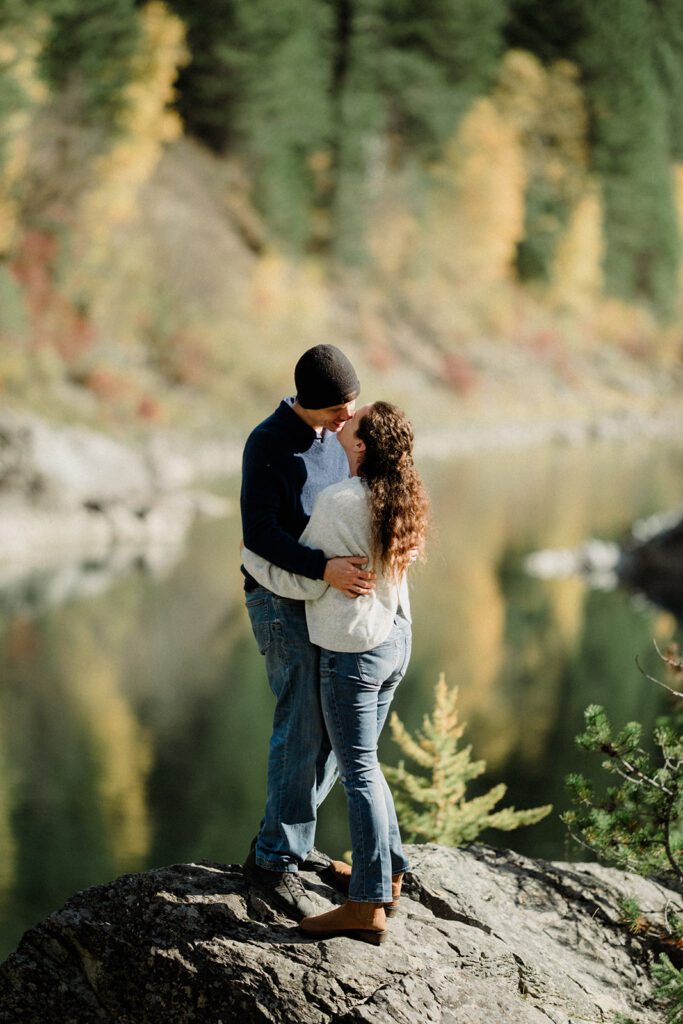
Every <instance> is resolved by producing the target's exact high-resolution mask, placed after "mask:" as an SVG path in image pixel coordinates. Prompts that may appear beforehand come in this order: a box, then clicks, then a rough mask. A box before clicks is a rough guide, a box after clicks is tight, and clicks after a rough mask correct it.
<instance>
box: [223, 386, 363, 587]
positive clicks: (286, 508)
mask: <svg viewBox="0 0 683 1024" xmlns="http://www.w3.org/2000/svg"><path fill="white" fill-rule="evenodd" d="M348 475H349V465H348V461H347V458H346V454H345V452H344V449H343V448H342V446H341V445H340V444H339V442H338V441H337V438H336V436H335V435H334V434H333V433H331V432H330V431H329V430H323V432H322V434H321V435H320V436H318V435H317V434H316V432H315V430H313V428H312V427H309V426H308V425H307V424H306V423H304V421H303V420H302V419H301V417H300V416H297V414H296V413H295V412H294V410H293V409H292V408H291V406H289V405H288V404H287V402H284V401H283V402H280V405H279V406H278V408H277V409H276V410H275V412H274V413H272V415H270V416H269V417H268V418H267V419H265V420H264V421H263V423H259V425H258V426H257V427H255V428H254V429H253V430H252V432H251V434H250V435H249V437H248V438H247V443H246V445H245V446H244V456H243V459H242V492H241V495H240V506H241V509H242V536H243V538H244V543H245V545H246V547H248V548H249V549H250V550H251V551H255V552H256V554H257V555H261V557H262V558H267V559H268V561H269V562H273V563H274V564H275V565H279V566H281V567H282V568H283V569H287V570H288V571H289V572H296V573H299V575H301V576H308V578H309V579H312V580H319V579H322V578H323V574H324V572H325V565H326V562H327V559H326V557H325V554H324V552H322V551H314V550H313V549H312V548H307V547H304V545H303V544H299V543H298V538H299V537H300V535H301V533H302V532H303V529H304V527H305V526H306V523H307V522H308V520H309V518H310V515H311V511H312V510H313V504H314V502H315V499H316V498H317V497H318V495H319V494H320V492H321V491H322V490H323V489H324V488H325V487H328V486H329V485H330V484H336V483H338V482H339V481H340V480H344V479H345V478H346V477H347V476H348ZM242 572H243V573H244V576H245V584H244V586H245V589H246V590H251V589H253V588H254V587H255V586H257V584H256V581H255V580H254V579H253V577H251V576H250V575H249V574H248V573H247V572H246V570H245V569H244V568H243V569H242Z"/></svg>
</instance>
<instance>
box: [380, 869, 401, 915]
mask: <svg viewBox="0 0 683 1024" xmlns="http://www.w3.org/2000/svg"><path fill="white" fill-rule="evenodd" d="M402 885H403V872H402V871H401V872H399V874H398V875H392V876H391V903H385V904H384V913H385V914H386V915H387V917H393V916H394V914H395V913H396V911H397V910H398V901H399V900H400V898H401V886H402Z"/></svg>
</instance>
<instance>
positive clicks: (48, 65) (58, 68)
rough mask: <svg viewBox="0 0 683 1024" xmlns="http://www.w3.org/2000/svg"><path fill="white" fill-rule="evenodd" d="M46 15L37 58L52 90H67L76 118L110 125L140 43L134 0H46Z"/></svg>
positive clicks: (99, 125)
mask: <svg viewBox="0 0 683 1024" xmlns="http://www.w3.org/2000/svg"><path fill="white" fill-rule="evenodd" d="M45 6H46V9H47V10H48V12H49V13H50V14H51V21H50V27H49V30H48V32H47V37H46V40H45V45H44V48H43V52H42V57H41V70H42V74H43V76H44V78H45V80H46V81H47V83H48V84H49V86H50V88H51V89H52V91H53V92H54V93H60V92H64V91H66V90H70V91H71V92H72V94H73V96H74V98H75V99H76V101H77V109H78V116H79V118H80V119H82V120H83V121H84V122H87V123H89V124H96V125H97V126H98V127H100V128H104V129H105V130H106V129H108V128H114V127H116V124H117V116H118V114H119V112H120V111H121V109H122V106H123V104H124V102H125V100H124V90H125V88H126V86H127V85H128V83H129V81H130V79H131V76H132V60H133V57H134V55H135V53H136V51H137V48H138V44H139V42H140V37H141V33H140V22H139V18H138V14H137V11H136V9H135V3H134V0H88V3H87V4H84V3H82V2H80V0H46V4H45Z"/></svg>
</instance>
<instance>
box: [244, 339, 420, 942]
mask: <svg viewBox="0 0 683 1024" xmlns="http://www.w3.org/2000/svg"><path fill="white" fill-rule="evenodd" d="M294 378H295V384H296V397H294V398H290V399H284V400H283V401H282V402H281V403H280V405H279V407H278V408H277V409H276V410H275V412H274V413H273V414H272V415H271V416H269V417H268V418H267V419H266V420H264V422H263V423H261V424H260V425H259V426H257V427H256V428H255V429H254V430H253V431H252V433H251V434H250V436H249V438H248V440H247V444H246V446H245V450H244V461H243V479H242V494H241V508H242V525H243V535H244V548H243V551H242V559H243V565H242V572H243V574H244V577H245V596H246V605H247V611H248V613H249V617H250V620H251V624H252V628H253V631H254V636H255V638H256V642H257V644H258V647H259V650H260V652H261V654H262V655H264V658H265V667H266V672H267V675H268V681H269V684H270V688H271V690H272V692H273V694H274V696H275V701H276V704H275V714H274V721H273V733H272V737H271V740H270V749H269V756H268V783H267V798H266V807H265V812H264V816H263V819H262V821H261V825H260V828H259V831H258V835H257V836H256V838H255V839H254V841H253V843H252V846H251V849H250V851H249V855H248V857H247V859H246V861H245V863H244V865H243V870H244V874H245V877H246V878H247V879H248V881H249V882H250V883H251V884H252V885H254V886H257V887H258V888H259V889H260V890H261V891H262V892H264V893H265V894H267V895H268V896H269V898H270V899H271V900H272V901H273V902H274V903H275V904H277V905H278V906H279V907H280V908H281V909H283V910H285V912H287V913H289V914H290V916H292V917H293V918H295V919H296V920H298V921H299V927H300V928H301V929H302V930H303V931H304V932H306V933H307V934H309V935H311V936H315V937H320V938H327V937H330V936H333V935H347V936H350V937H352V938H357V939H361V940H363V941H366V942H372V943H376V944H378V943H380V942H381V941H382V940H383V939H384V938H385V935H386V927H387V925H386V919H387V917H388V916H391V914H392V913H393V912H394V911H395V910H396V907H397V905H398V899H399V896H400V890H401V881H402V878H403V875H404V873H405V871H406V870H407V868H408V861H407V859H406V857H405V854H404V852H403V848H402V846H401V837H400V833H399V827H398V822H397V820H396V812H395V810H394V804H393V800H392V797H391V793H390V791H389V788H388V786H387V783H386V781H385V779H384V776H383V774H382V771H381V768H380V765H379V761H378V758H377V741H378V738H379V735H380V732H381V730H382V726H383V725H384V722H385V721H386V718H387V714H388V711H389V705H390V703H391V700H392V697H393V695H394V692H395V690H396V687H397V686H398V684H399V683H400V681H401V679H402V678H403V676H404V674H405V671H406V668H407V665H408V660H409V657H410V646H411V627H410V604H409V600H408V588H407V582H406V572H407V569H408V567H409V565H410V563H411V562H412V561H414V559H415V557H416V555H417V554H419V553H420V552H421V551H422V548H423V546H424V539H425V532H426V522H427V507H428V503H427V497H426V494H425V491H424V488H423V485H422V482H421V480H420V478H419V475H418V473H417V471H416V469H415V465H414V462H413V431H412V428H411V426H410V423H409V421H408V419H407V418H406V416H405V414H404V413H403V412H401V411H400V410H399V409H397V408H396V407H395V406H393V405H390V404H389V403H387V402H374V403H372V404H370V405H364V406H362V407H359V408H356V399H357V397H358V395H359V393H360V384H359V382H358V378H357V376H356V373H355V371H354V369H353V366H352V365H351V363H350V362H349V360H348V359H347V357H346V356H345V355H344V354H343V353H342V352H341V351H340V350H339V349H338V348H336V347H334V346H333V345H317V346H315V347H314V348H312V349H309V350H308V351H307V352H305V353H304V354H303V356H302V357H301V359H300V360H299V361H298V363H297V365H296V368H295V372H294ZM338 775H339V777H340V778H341V780H342V783H343V785H344V789H345V791H346V798H347V802H348V814H349V829H350V834H351V852H352V861H353V864H352V867H349V866H348V865H347V864H345V863H344V862H342V861H336V860H331V859H330V858H329V857H327V856H326V855H324V854H322V853H320V852H319V851H318V850H316V849H315V847H314V841H315V826H316V812H317V807H318V806H319V805H320V804H321V802H322V801H323V800H324V799H325V797H326V796H327V794H328V792H329V791H330V789H331V787H332V785H333V784H334V782H335V780H336V778H337V776H338ZM300 868H301V869H303V870H309V871H316V872H318V873H319V874H320V875H321V877H323V878H325V879H326V880H327V881H329V882H331V883H332V884H333V885H334V886H335V887H336V888H337V889H338V890H340V891H342V892H345V893H346V894H347V896H348V899H347V901H346V903H345V904H344V905H342V906H340V907H337V908H336V909H334V910H331V911H328V912H327V913H323V914H316V913H315V910H316V907H315V905H314V903H313V900H312V899H311V897H310V895H309V894H308V892H307V891H306V889H305V887H304V885H303V883H302V882H301V879H300V876H299V873H298V872H299V869H300Z"/></svg>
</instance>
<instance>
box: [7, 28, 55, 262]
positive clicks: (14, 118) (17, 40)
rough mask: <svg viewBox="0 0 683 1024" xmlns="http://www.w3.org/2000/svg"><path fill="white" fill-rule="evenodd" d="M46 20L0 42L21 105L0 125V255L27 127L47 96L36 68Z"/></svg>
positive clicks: (12, 218) (11, 223)
mask: <svg viewBox="0 0 683 1024" xmlns="http://www.w3.org/2000/svg"><path fill="white" fill-rule="evenodd" d="M45 26H46V21H45V19H41V18H38V19H36V20H35V22H34V24H33V25H32V26H31V28H30V30H29V29H27V28H24V29H22V30H19V29H14V30H6V31H5V34H4V35H3V37H2V38H1V39H0V67H2V68H3V74H4V78H5V80H6V81H8V82H9V83H11V84H12V85H14V86H16V87H17V89H18V91H19V92H20V94H21V95H22V97H23V103H22V104H21V105H20V106H19V107H18V108H17V109H16V110H15V111H14V112H13V113H11V114H9V115H8V116H7V117H6V118H5V120H4V122H3V125H2V131H3V149H4V152H3V159H2V161H1V162H0V253H3V252H6V251H7V249H8V248H9V246H10V244H11V242H12V239H13V237H14V231H15V227H16V216H17V211H16V203H15V200H14V198H13V195H12V193H13V188H14V185H15V184H16V182H17V181H19V180H20V179H21V176H22V174H23V172H24V169H25V167H26V160H27V157H28V154H29V148H30V136H29V130H28V129H29V125H30V123H31V117H32V114H33V109H34V107H35V106H37V105H39V104H40V103H41V102H42V101H43V100H44V99H45V96H46V92H47V91H46V89H45V86H44V84H43V83H42V82H41V81H40V80H39V78H38V74H37V70H36V65H37V60H38V57H39V55H40V48H41V42H42V36H43V33H44V30H45Z"/></svg>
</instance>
